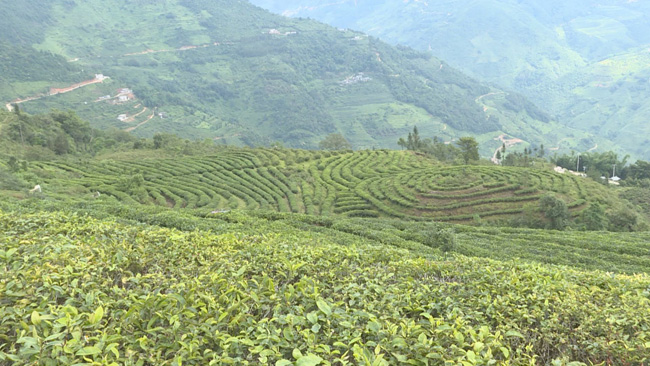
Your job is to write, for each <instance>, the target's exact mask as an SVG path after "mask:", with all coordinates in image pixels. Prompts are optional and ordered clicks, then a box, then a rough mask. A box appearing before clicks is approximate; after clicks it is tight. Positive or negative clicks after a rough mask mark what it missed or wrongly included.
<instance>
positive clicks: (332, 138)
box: [318, 133, 352, 150]
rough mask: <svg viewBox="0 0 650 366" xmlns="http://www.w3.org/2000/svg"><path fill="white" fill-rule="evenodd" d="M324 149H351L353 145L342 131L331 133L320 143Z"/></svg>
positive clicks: (319, 145)
mask: <svg viewBox="0 0 650 366" xmlns="http://www.w3.org/2000/svg"><path fill="white" fill-rule="evenodd" d="M318 147H320V148H321V149H322V150H350V149H352V145H350V142H348V140H346V139H345V137H343V135H341V134H340V133H331V134H329V135H327V137H325V139H324V140H323V141H321V142H319V143H318Z"/></svg>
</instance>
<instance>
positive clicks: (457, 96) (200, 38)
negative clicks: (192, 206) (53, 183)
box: [0, 0, 593, 154]
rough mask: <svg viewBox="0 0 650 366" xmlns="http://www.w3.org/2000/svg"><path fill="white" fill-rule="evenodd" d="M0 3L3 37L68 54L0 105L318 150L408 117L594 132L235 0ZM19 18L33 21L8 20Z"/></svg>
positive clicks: (393, 131)
mask: <svg viewBox="0 0 650 366" xmlns="http://www.w3.org/2000/svg"><path fill="white" fill-rule="evenodd" d="M2 5H3V6H4V7H5V8H6V9H8V11H7V14H9V17H10V18H11V19H10V20H9V21H8V22H6V23H4V22H3V24H2V25H0V30H1V31H2V32H0V40H2V41H4V42H8V43H10V44H12V45H15V46H16V47H23V48H25V47H32V45H34V49H37V50H42V51H46V52H51V53H52V54H54V55H56V56H52V57H57V60H58V61H57V62H58V63H59V64H60V60H61V58H60V57H65V58H66V59H67V60H68V61H69V62H68V64H67V65H63V66H61V68H62V69H66V70H67V69H70V70H69V73H72V74H71V75H70V77H64V75H63V74H62V75H63V76H61V77H59V76H57V77H50V78H49V79H48V78H39V82H38V83H30V82H27V81H26V80H24V79H11V80H7V81H5V85H7V87H5V88H3V90H2V91H0V95H2V96H3V97H5V99H6V102H10V101H18V102H20V101H23V100H25V99H26V98H30V97H38V99H35V100H30V101H27V102H25V103H24V104H21V108H23V109H25V110H26V111H29V112H45V111H48V110H50V109H51V108H58V109H67V108H71V109H74V110H77V111H78V113H79V114H80V115H81V116H82V117H84V118H85V119H88V120H90V121H91V123H92V124H93V126H99V127H102V128H107V127H115V128H119V129H125V130H128V131H131V132H133V133H135V134H138V135H142V136H151V135H152V134H153V133H155V132H159V131H165V132H172V133H177V134H179V135H181V136H184V137H191V138H210V139H214V140H216V141H220V142H225V143H239V144H241V143H244V144H248V145H263V144H269V143H271V142H273V141H276V140H277V141H282V142H284V143H286V144H287V145H289V146H293V147H315V146H316V145H317V143H318V141H320V140H321V139H322V138H323V137H324V136H325V135H327V134H329V133H333V132H340V133H342V134H343V135H345V136H346V137H347V138H348V139H349V140H350V141H351V142H352V143H353V145H354V146H355V147H357V148H370V147H375V146H376V147H394V146H395V142H396V141H397V139H398V138H399V137H401V136H403V135H405V134H406V133H407V132H408V131H409V130H410V129H411V128H412V126H413V125H418V127H419V128H420V130H421V131H422V132H423V134H426V135H428V136H433V135H437V136H440V137H441V138H444V139H446V140H451V139H453V138H454V137H458V136H461V135H465V134H472V135H481V136H483V137H482V138H481V139H480V141H481V142H482V146H483V149H484V150H483V151H484V152H485V153H486V154H488V153H489V151H490V150H493V149H494V148H495V147H496V146H497V145H498V142H495V141H493V140H492V139H493V138H495V137H497V136H499V135H501V134H503V133H506V134H510V135H513V136H516V137H518V138H521V139H523V140H525V141H527V142H528V143H530V144H533V145H539V144H541V143H545V144H547V146H550V145H553V144H554V143H556V142H558V141H561V140H563V139H565V138H566V137H567V134H573V135H574V136H571V137H572V139H570V140H571V141H572V142H571V143H569V144H567V146H564V147H565V148H569V147H576V146H582V145H584V146H588V145H590V144H591V143H592V141H593V139H592V138H591V137H590V136H589V134H585V133H580V132H567V133H564V134H562V135H560V134H559V133H558V125H556V124H554V123H552V122H549V120H550V117H549V116H548V114H546V113H545V112H544V111H540V110H539V109H537V108H536V107H535V106H534V105H533V104H532V103H530V102H528V101H525V99H523V98H520V97H519V96H517V95H513V98H514V99H516V100H517V101H519V102H518V103H512V102H511V101H509V100H507V98H503V96H505V95H509V94H508V93H502V92H501V91H500V90H496V89H494V88H491V87H489V86H486V85H484V84H480V83H478V82H477V81H475V80H473V79H471V78H469V77H467V76H465V75H463V74H461V73H460V72H458V71H456V70H454V69H453V68H451V67H449V66H448V65H446V64H445V63H443V62H441V61H439V60H438V59H436V58H433V57H431V56H428V55H426V54H423V53H418V52H415V51H412V50H410V49H406V48H395V47H391V46H388V45H387V44H385V43H382V42H380V41H377V40H376V39H374V38H372V37H367V36H365V35H364V34H361V33H357V32H351V31H340V30H336V29H334V28H331V27H329V26H325V25H322V24H320V23H316V22H314V21H307V20H298V19H287V18H284V17H280V16H276V15H272V14H270V13H267V12H266V11H263V10H261V9H259V8H256V7H254V6H252V5H250V4H248V3H246V2H240V1H233V0H219V1H198V0H183V1H172V0H168V1H165V2H150V1H136V2H128V3H124V2H120V1H116V0H113V1H108V2H106V1H102V2H99V1H97V0H93V1H87V2H83V3H72V2H64V1H53V2H50V4H49V5H48V7H43V8H42V9H40V8H33V9H32V8H30V6H28V5H24V4H22V3H16V2H8V1H4V2H2ZM26 14H29V19H32V20H34V21H33V22H32V23H28V24H27V25H25V24H19V23H20V19H22V18H23V17H27V15H26ZM143 22H144V23H143ZM143 24H144V25H145V26H143ZM12 27H15V28H12ZM27 28H29V29H27ZM12 67H13V69H12V68H8V69H7V70H8V71H9V72H10V73H11V71H12V70H18V69H20V65H13V66H12ZM79 70H84V71H83V73H85V74H84V75H79ZM95 74H101V75H102V76H104V77H102V76H99V78H95V77H96V76H95ZM72 76H74V77H72ZM106 77H108V78H106ZM93 78H95V79H93ZM66 80H67V81H66ZM83 80H86V82H85V83H81V84H75V83H79V82H80V81H83ZM47 81H49V83H48V82H47ZM14 93H15V94H14ZM9 94H13V96H11V97H9ZM50 94H53V95H50ZM499 95H501V96H502V97H501V98H498V97H492V96H499ZM118 117H119V119H118ZM547 122H548V123H547Z"/></svg>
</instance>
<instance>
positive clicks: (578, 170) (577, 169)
mask: <svg viewBox="0 0 650 366" xmlns="http://www.w3.org/2000/svg"><path fill="white" fill-rule="evenodd" d="M576 172H580V155H578V163H577V164H576Z"/></svg>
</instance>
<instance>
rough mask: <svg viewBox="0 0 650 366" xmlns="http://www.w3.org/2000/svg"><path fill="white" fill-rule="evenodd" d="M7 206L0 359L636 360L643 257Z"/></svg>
mask: <svg viewBox="0 0 650 366" xmlns="http://www.w3.org/2000/svg"><path fill="white" fill-rule="evenodd" d="M15 209H16V210H17V211H11V210H10V211H5V210H0V244H1V245H2V249H1V250H0V260H2V263H3V266H4V267H5V269H6V270H5V271H2V272H0V286H2V290H3V294H5V295H6V296H3V297H2V298H1V299H0V303H1V304H2V306H1V307H0V316H1V317H2V318H3V319H4V321H3V322H2V323H1V324H0V334H3V345H4V346H3V348H2V349H1V350H0V365H9V364H11V365H29V364H34V363H43V364H76V363H90V362H97V363H106V364H110V363H119V364H125V365H135V364H138V362H141V361H142V360H147V361H146V362H149V363H151V364H179V365H180V364H181V363H182V364H185V365H205V364H208V363H214V364H241V365H254V364H270V365H273V364H275V365H330V364H343V365H345V364H372V365H381V366H385V365H394V364H399V363H409V364H414V365H428V364H442V363H443V362H445V363H448V362H449V360H452V361H453V362H456V363H461V362H463V363H466V364H472V363H474V364H494V365H503V366H505V365H522V366H523V365H529V364H551V363H553V364H560V365H561V364H570V362H571V363H574V362H583V363H585V364H600V363H606V362H609V361H611V360H617V363H618V364H620V365H638V364H643V363H644V362H646V361H647V360H648V358H647V355H648V352H649V350H650V344H648V342H647V337H648V335H647V334H646V333H647V331H646V330H645V329H647V328H648V326H649V324H648V319H650V314H649V310H648V309H649V308H648V307H647V306H646V305H647V302H648V291H647V289H648V287H649V286H650V280H649V279H648V276H647V275H634V276H629V275H620V274H617V275H613V274H611V273H604V272H600V271H576V270H573V269H570V268H567V267H559V266H549V265H539V264H534V263H524V262H522V261H521V260H517V261H516V262H515V261H503V262H497V261H492V260H485V259H475V258H467V257H464V256H450V255H446V256H443V255H441V253H440V252H439V251H438V250H437V249H434V248H431V247H427V246H423V245H417V244H415V245H410V246H408V247H404V246H391V245H385V244H382V243H380V242H378V241H376V240H369V239H365V238H360V237H357V236H355V235H350V234H346V233H338V234H337V233H334V232H330V233H318V232H312V231H308V230H302V229H295V228H293V227H291V226H290V225H286V224H285V223H282V222H266V221H264V220H260V219H259V218H255V217H249V216H246V215H245V214H240V213H233V214H229V215H225V216H223V217H212V218H206V219H203V220H196V219H192V218H191V217H188V216H187V215H183V214H182V213H179V212H168V213H166V214H165V213H162V212H161V213H159V214H158V215H156V216H155V217H156V218H157V219H158V220H159V221H161V222H164V223H165V224H166V225H167V226H169V227H171V228H162V227H159V226H149V225H144V224H142V223H137V222H131V223H125V222H123V221H124V220H123V219H120V218H119V216H118V217H117V218H106V217H104V218H93V217H89V216H86V215H83V214H81V215H80V214H76V213H75V214H71V213H68V212H65V210H64V211H63V212H62V211H55V212H52V213H44V212H36V213H30V212H29V209H25V208H19V207H16V208H15ZM95 214H100V215H101V212H99V211H96V212H95ZM144 216H145V215H143V217H144ZM116 220H117V221H116ZM204 221H205V223H206V224H207V225H209V227H210V231H206V230H198V231H197V230H196V226H195V227H193V228H187V229H183V228H180V226H182V225H184V224H186V223H190V222H194V223H200V222H204ZM174 227H179V228H180V230H179V229H176V228H174ZM184 230H187V231H184ZM215 232H218V233H219V234H215ZM646 243H647V242H646ZM44 268H46V269H47V270H46V271H44ZM621 360H625V361H624V362H619V361H621ZM574 364H575V363H574Z"/></svg>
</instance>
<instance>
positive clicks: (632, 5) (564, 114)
mask: <svg viewBox="0 0 650 366" xmlns="http://www.w3.org/2000/svg"><path fill="white" fill-rule="evenodd" d="M253 3H255V4H257V5H260V6H263V7H265V8H267V9H271V10H273V11H275V12H278V13H283V14H285V15H289V16H299V17H310V18H313V19H318V20H321V21H324V22H327V23H328V24H332V25H334V26H337V27H343V28H350V29H357V30H361V31H365V32H368V33H369V34H371V35H373V36H376V37H379V38H381V39H382V40H385V41H388V42H390V43H392V44H403V45H408V46H411V47H413V48H415V49H418V50H422V51H424V50H428V51H430V52H431V53H433V54H435V55H436V56H438V57H440V58H441V59H443V60H445V61H448V62H449V63H450V64H451V65H452V66H454V67H458V68H459V69H461V70H462V71H463V72H466V73H468V74H469V75H471V76H473V77H476V78H478V79H480V80H484V81H487V82H491V83H494V84H496V85H499V86H501V87H503V88H506V89H509V90H516V91H518V92H520V93H522V94H524V95H526V96H527V97H528V98H529V99H530V101H532V102H533V103H534V104H536V105H537V106H538V107H539V108H538V107H535V106H534V105H533V104H531V103H530V101H528V100H526V99H524V98H519V97H518V96H517V95H515V94H510V95H508V96H507V101H506V102H505V104H503V106H505V107H506V108H508V109H511V110H515V111H517V110H525V111H527V113H528V114H530V115H531V116H534V117H535V118H536V119H537V120H540V121H543V120H544V119H545V118H544V115H546V116H548V115H551V116H554V118H555V119H557V120H558V121H560V122H561V123H562V124H563V125H565V126H567V127H569V126H570V127H571V128H576V129H578V130H582V131H586V132H589V133H591V134H593V135H595V136H598V137H599V138H598V139H596V140H591V139H587V140H586V141H582V142H580V140H582V139H583V138H584V137H577V136H571V135H572V133H568V131H567V133H566V134H565V136H564V137H562V138H560V139H557V140H555V141H554V142H552V145H551V141H548V140H547V142H548V144H547V146H549V147H556V146H557V147H560V148H561V149H567V148H574V149H575V147H577V146H578V148H577V149H576V150H578V151H585V150H587V149H592V148H593V149H594V150H596V149H598V151H607V150H612V149H613V148H614V146H615V147H616V150H617V151H618V152H622V153H627V154H632V155H633V156H634V157H637V158H642V159H646V160H647V159H650V147H649V146H650V141H648V138H647V136H648V135H649V134H650V130H648V124H647V116H648V111H649V110H650V104H649V102H648V101H649V100H650V98H648V96H649V95H650V89H649V87H648V85H649V83H648V80H650V68H648V64H649V59H650V51H648V49H647V44H648V42H650V37H648V34H650V26H649V24H650V22H648V20H647V19H648V14H650V6H648V4H647V3H644V2H640V1H631V2H622V1H604V2H600V3H598V4H596V3H595V2H594V1H591V0H576V1H572V2H571V3H567V2H563V1H558V0H543V1H542V0H533V1H527V2H516V3H513V2H508V1H502V0H488V1H482V2H481V3H474V2H458V1H437V2H435V3H429V2H423V1H406V2H403V1H387V0H383V1H381V0H379V1H366V2H357V1H352V0H345V1H338V2H335V3H324V2H322V1H317V0H282V1H279V0H253ZM509 133H511V134H513V133H514V131H513V130H511V131H510V132H509ZM516 136H517V137H521V134H519V135H516ZM524 139H525V138H524ZM603 140H608V141H609V145H608V146H605V145H604V141H603ZM556 143H557V144H556ZM571 145H572V146H571Z"/></svg>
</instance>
